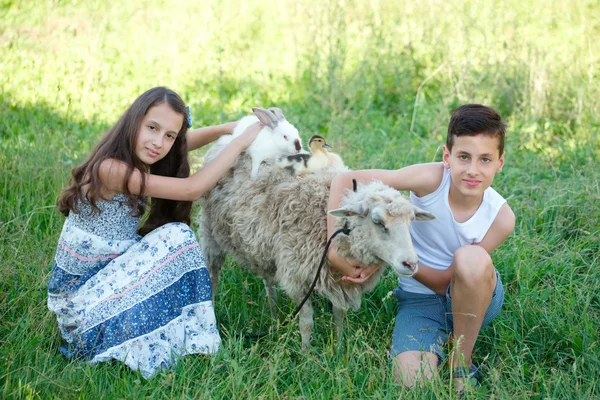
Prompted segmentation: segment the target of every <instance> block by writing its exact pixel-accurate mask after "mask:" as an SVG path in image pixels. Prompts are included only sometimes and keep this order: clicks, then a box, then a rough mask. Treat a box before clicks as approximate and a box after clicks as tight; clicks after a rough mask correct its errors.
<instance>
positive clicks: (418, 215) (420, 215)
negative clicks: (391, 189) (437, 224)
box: [413, 206, 436, 221]
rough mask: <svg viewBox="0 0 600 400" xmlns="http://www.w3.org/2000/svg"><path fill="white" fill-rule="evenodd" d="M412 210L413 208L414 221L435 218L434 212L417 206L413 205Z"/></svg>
mask: <svg viewBox="0 0 600 400" xmlns="http://www.w3.org/2000/svg"><path fill="white" fill-rule="evenodd" d="M413 210H415V221H431V220H432V219H435V218H436V216H435V215H434V214H432V213H430V212H429V211H424V210H421V209H420V208H419V207H417V206H413Z"/></svg>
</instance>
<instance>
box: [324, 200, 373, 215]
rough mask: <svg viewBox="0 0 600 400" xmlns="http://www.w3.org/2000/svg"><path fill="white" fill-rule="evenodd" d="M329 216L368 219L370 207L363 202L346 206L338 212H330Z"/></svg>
mask: <svg viewBox="0 0 600 400" xmlns="http://www.w3.org/2000/svg"><path fill="white" fill-rule="evenodd" d="M327 214H329V215H333V216H334V217H366V216H367V215H368V214H369V205H368V204H367V202H366V201H361V202H360V203H352V204H348V205H345V206H344V207H342V208H338V209H337V210H330V211H328V212H327Z"/></svg>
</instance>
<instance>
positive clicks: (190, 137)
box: [186, 121, 237, 151]
mask: <svg viewBox="0 0 600 400" xmlns="http://www.w3.org/2000/svg"><path fill="white" fill-rule="evenodd" d="M236 125H237V121H235V122H227V123H225V124H220V125H214V126H206V127H203V128H198V129H194V130H192V131H188V132H187V134H186V136H187V143H188V150H189V151H192V150H196V149H199V148H200V147H202V146H205V145H207V144H209V143H211V142H214V141H215V140H217V139H218V138H220V137H221V136H223V135H229V134H230V133H231V132H233V129H234V128H235V126H236Z"/></svg>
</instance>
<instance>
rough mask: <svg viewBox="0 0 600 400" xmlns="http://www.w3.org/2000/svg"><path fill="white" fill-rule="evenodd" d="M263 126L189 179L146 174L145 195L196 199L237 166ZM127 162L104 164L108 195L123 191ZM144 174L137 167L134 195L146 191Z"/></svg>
mask: <svg viewBox="0 0 600 400" xmlns="http://www.w3.org/2000/svg"><path fill="white" fill-rule="evenodd" d="M262 128H263V125H262V124H261V123H259V122H257V123H255V124H253V125H251V126H250V127H248V128H247V129H246V130H245V131H244V133H242V134H241V135H240V136H238V137H236V138H235V139H233V140H232V141H231V142H230V143H229V144H228V145H227V146H226V147H225V148H224V149H223V150H221V152H220V153H219V154H218V155H217V156H216V157H215V158H214V159H213V160H211V161H210V162H209V163H208V164H206V165H204V166H203V167H202V168H200V170H198V172H196V173H195V174H193V175H192V176H190V177H188V178H173V177H167V176H159V175H152V174H145V180H146V187H145V189H144V193H143V194H144V195H145V196H150V197H156V198H160V199H169V200H180V201H195V200H198V199H199V198H200V197H202V195H203V194H204V193H206V192H207V191H209V190H210V189H212V188H213V187H214V186H215V185H216V184H217V182H218V181H219V179H221V177H222V176H223V174H224V173H225V172H227V170H228V169H229V168H230V167H231V165H233V162H234V161H235V159H236V158H237V157H238V156H239V155H240V153H241V152H243V151H244V150H246V149H247V148H248V146H250V144H251V143H252V142H253V141H254V139H255V138H256V136H257V135H258V133H259V132H260V130H261V129H262ZM127 168H128V166H127V164H125V163H124V162H122V161H117V160H113V159H108V160H105V161H103V162H102V163H101V164H100V179H101V180H102V183H103V184H104V186H105V188H106V191H107V193H105V197H106V195H107V194H109V195H110V194H114V193H119V192H122V191H123V189H124V188H123V182H125V178H126V174H127ZM142 174H144V173H143V172H142V171H140V170H137V169H136V170H134V171H133V174H132V175H131V178H130V179H129V190H130V191H131V193H134V194H142V193H141V187H142Z"/></svg>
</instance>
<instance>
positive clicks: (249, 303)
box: [0, 0, 600, 399]
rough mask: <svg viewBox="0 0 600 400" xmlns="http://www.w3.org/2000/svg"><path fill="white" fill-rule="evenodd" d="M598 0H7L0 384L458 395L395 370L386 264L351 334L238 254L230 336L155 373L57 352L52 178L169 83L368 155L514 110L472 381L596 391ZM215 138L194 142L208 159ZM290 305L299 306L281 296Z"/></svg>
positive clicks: (26, 388)
mask: <svg viewBox="0 0 600 400" xmlns="http://www.w3.org/2000/svg"><path fill="white" fill-rule="evenodd" d="M599 15H600V6H599V5H598V4H597V2H595V1H591V0H590V1H580V2H571V1H567V0H562V1H561V0H556V1H550V2H541V1H531V2H522V1H516V0H510V1H503V2H499V1H497V2H496V1H493V2H492V1H490V2H481V1H480V2H461V1H454V0H452V1H434V0H426V1H419V2H389V1H383V0H381V1H370V2H360V1H343V0H341V1H324V2H314V1H305V0H301V1H284V2H258V1H253V2H245V1H241V0H231V1H225V0H223V1H187V0H181V1H173V2H167V1H164V2H155V1H142V2H104V1H89V0H83V1H42V2H26V1H10V0H8V1H3V2H0V116H1V118H0V383H1V384H0V397H3V398H141V397H146V396H158V397H167V398H171V397H176V398H261V397H262V398H279V397H283V398H369V397H372V398H399V397H402V398H415V399H417V398H418V399H421V398H452V397H453V394H452V392H451V391H449V386H448V375H447V372H446V370H445V367H444V366H442V369H441V378H440V379H439V380H437V381H434V382H432V383H431V384H428V385H426V386H425V387H423V388H419V389H414V390H407V389H403V388H401V387H399V386H397V385H396V384H394V383H393V380H392V379H391V376H390V374H389V358H388V349H389V345H390V338H391V332H392V327H393V319H394V315H395V312H394V309H395V305H394V302H393V300H392V299H391V298H389V297H387V294H388V293H389V291H391V290H393V288H394V287H395V277H394V276H393V274H392V273H391V272H390V271H388V272H386V274H385V277H384V279H383V280H382V282H381V284H380V285H379V286H378V287H377V288H376V290H375V291H374V292H373V293H371V294H369V295H367V296H365V299H364V302H363V307H362V308H361V310H360V311H358V312H351V313H349V315H348V318H347V321H346V322H347V325H346V335H345V339H344V341H343V343H342V344H341V346H339V345H338V344H337V343H335V340H334V339H333V326H332V316H331V312H330V309H329V305H328V304H327V302H326V301H324V300H323V299H319V298H316V299H315V300H314V301H315V303H316V312H315V326H316V331H315V334H314V339H313V349H311V351H309V352H308V353H307V354H303V353H301V352H300V337H299V334H298V330H297V327H296V324H290V325H288V326H286V327H284V328H281V329H280V330H277V331H274V332H273V333H271V334H270V335H268V336H267V337H265V338H263V339H261V340H259V341H257V342H251V341H248V340H245V339H242V338H241V337H240V332H242V331H244V332H258V331H263V330H268V329H269V328H270V327H273V328H275V327H276V326H277V322H276V321H274V320H273V319H271V317H270V314H269V312H268V306H267V304H266V301H265V299H264V293H263V292H264V291H263V288H262V282H261V281H260V280H258V279H256V278H254V277H252V276H250V275H249V274H247V273H245V272H243V271H242V270H241V269H240V268H237V267H236V266H234V265H233V264H228V267H227V268H226V269H225V270H224V271H223V277H222V279H221V281H220V286H219V290H218V293H217V301H216V312H217V318H218V320H219V322H220V323H221V324H222V328H221V332H222V334H223V338H224V343H223V345H224V347H223V349H222V351H221V352H219V353H218V354H217V355H215V356H214V357H201V356H198V357H187V358H185V359H184V360H182V362H181V363H180V364H179V365H178V366H177V367H176V368H175V370H174V371H173V373H171V372H164V373H161V374H159V376H157V377H156V378H154V379H152V380H151V381H149V382H146V381H144V380H143V379H142V378H141V377H140V376H139V375H138V374H136V373H134V372H131V371H130V370H129V369H127V368H126V367H124V366H123V365H121V364H116V363H106V364H102V365H97V366H89V365H87V364H85V363H83V362H77V361H73V362H71V361H67V360H65V359H64V358H63V357H62V356H61V355H60V353H59V351H58V347H59V345H60V343H61V341H60V335H59V332H58V329H57V327H56V323H55V320H54V318H53V316H52V315H51V314H50V313H49V311H48V310H47V308H46V284H47V278H48V273H49V271H50V267H51V263H52V259H53V255H54V251H55V246H56V241H57V239H58V235H59V232H60V229H61V226H62V222H63V221H64V219H63V217H62V216H60V215H59V214H58V212H57V211H56V210H55V208H54V203H55V200H56V196H57V194H58V192H59V190H60V188H61V187H62V186H63V185H64V183H65V182H66V180H67V179H68V177H69V172H70V169H71V168H72V167H73V166H74V165H76V164H77V163H79V162H81V161H82V160H83V159H84V157H85V156H86V155H87V154H88V152H89V151H90V148H91V147H92V146H93V144H94V143H95V141H97V140H98V138H99V137H100V135H101V134H102V132H103V131H105V130H106V129H107V128H109V127H110V126H111V125H112V124H113V123H114V122H115V121H116V120H117V118H118V117H119V116H120V114H121V113H122V112H123V111H124V110H125V108H126V107H127V106H128V105H129V104H130V103H131V102H132V101H133V100H134V99H135V97H137V96H138V95H139V94H140V93H141V92H143V91H145V90H146V89H148V88H150V87H153V86H157V85H166V86H169V87H171V88H173V89H175V90H176V91H178V92H179V93H180V94H181V95H182V96H183V98H184V99H185V101H186V102H187V103H188V104H189V105H190V106H191V108H192V113H193V116H194V125H195V126H202V125H207V124H215V123H220V122H225V121H230V120H235V119H237V118H239V117H240V116H242V115H244V114H246V113H248V112H249V110H250V108H251V107H253V106H257V105H262V106H273V105H277V106H279V107H281V108H282V109H283V110H284V112H285V114H286V116H287V117H288V119H289V120H290V121H292V122H293V123H294V124H296V126H298V127H299V128H300V131H301V134H302V137H303V138H304V139H305V140H306V139H307V138H308V137H310V136H311V135H312V134H314V133H321V134H323V135H325V136H326V137H327V139H328V142H331V143H332V144H333V145H334V147H335V149H336V152H339V153H340V154H341V155H342V156H343V158H344V160H345V162H346V163H347V164H348V165H349V166H350V167H352V168H354V169H360V168H397V167H400V166H403V165H407V164H410V163H416V162H427V161H433V160H439V157H440V145H441V144H442V143H443V140H444V137H445V131H446V126H447V121H448V118H449V116H450V114H451V112H452V110H453V109H454V108H455V107H456V106H458V105H459V104H462V103H466V102H481V103H485V104H490V105H492V106H494V107H496V108H497V109H498V110H499V111H500V112H501V114H502V115H503V116H504V117H505V118H506V120H507V121H508V123H509V131H508V134H507V156H506V161H507V165H506V168H505V169H504V170H503V172H502V173H501V174H500V175H498V176H497V178H496V180H495V182H494V186H495V188H496V189H497V190H498V191H499V192H500V193H501V194H503V195H504V196H505V197H506V198H507V199H508V201H509V203H510V205H511V207H512V208H513V210H515V213H516V215H517V227H516V231H515V233H514V234H513V236H512V237H510V238H509V239H508V240H507V242H506V243H504V244H503V245H502V246H501V247H500V248H499V249H498V250H496V251H495V253H494V254H493V257H494V260H495V263H496V265H497V267H498V269H499V270H500V271H501V273H502V277H503V281H504V284H505V288H506V290H507V296H506V303H505V307H504V309H503V313H502V314H501V315H500V316H499V317H498V318H497V319H496V320H495V322H494V323H493V324H492V326H490V327H489V328H487V329H486V330H484V331H483V334H482V336H481V337H480V341H479V343H478V345H477V348H476V351H475V361H476V362H478V363H480V364H482V365H483V369H484V371H485V372H486V374H485V377H484V380H483V387H482V388H481V390H480V391H479V392H477V393H475V394H473V397H476V398H485V399H488V398H517V399H528V398H539V399H542V398H544V399H545V398H557V399H562V398H565V399H573V398H581V399H588V398H594V397H598V396H600V393H599V389H598V387H600V380H599V378H598V374H597V371H598V370H600V359H599V358H600V349H599V346H600V343H599V342H598V337H600V330H599V328H598V327H599V326H600V291H599V290H598V288H599V287H600V274H599V273H598V269H599V263H598V257H599V256H598V254H600V240H599V239H598V237H599V235H600V229H599V226H600V224H599V222H598V221H599V220H600V204H599V202H600V201H599V199H600V187H599V182H600V168H599V167H598V163H597V161H596V160H597V159H598V158H599V157H600V141H599V131H600V117H599V115H600V84H599V72H598V65H599V61H600V60H599V55H600V44H599V43H598V41H597V38H598V37H599V36H600V18H599V17H598V16H599ZM203 153H204V150H200V151H199V152H197V154H194V156H193V158H194V160H198V159H200V158H201V157H202V154H203ZM280 297H281V300H282V301H281V303H282V304H281V307H282V319H283V317H284V315H286V313H289V312H291V310H292V309H293V305H292V303H291V301H290V300H289V299H286V298H285V296H283V294H282V295H281V296H280Z"/></svg>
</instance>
